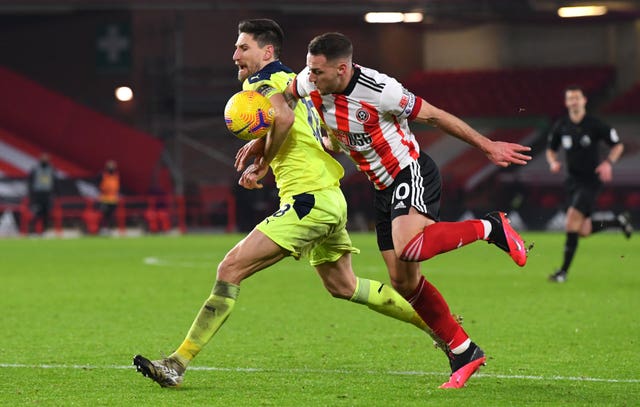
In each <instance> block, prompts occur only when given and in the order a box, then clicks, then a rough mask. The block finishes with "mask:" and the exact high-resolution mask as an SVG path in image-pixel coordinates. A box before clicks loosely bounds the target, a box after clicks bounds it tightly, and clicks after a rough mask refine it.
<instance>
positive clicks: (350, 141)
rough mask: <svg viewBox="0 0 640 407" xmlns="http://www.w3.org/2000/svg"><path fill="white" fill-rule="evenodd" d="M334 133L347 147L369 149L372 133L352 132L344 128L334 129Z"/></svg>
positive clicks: (357, 149) (359, 149) (358, 149)
mask: <svg viewBox="0 0 640 407" xmlns="http://www.w3.org/2000/svg"><path fill="white" fill-rule="evenodd" d="M333 135H334V136H335V138H336V140H338V141H339V142H340V144H342V145H343V146H344V147H345V148H348V149H349V150H355V151H363V150H367V149H369V146H370V145H371V135H370V134H369V133H351V132H348V131H343V130H335V129H334V130H333Z"/></svg>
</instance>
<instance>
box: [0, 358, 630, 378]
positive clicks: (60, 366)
mask: <svg viewBox="0 0 640 407" xmlns="http://www.w3.org/2000/svg"><path fill="white" fill-rule="evenodd" d="M0 368H6V369H10V368H14V369H78V370H97V369H110V370H116V369H117V370H129V369H134V367H133V365H131V366H128V365H110V366H109V365H107V366H99V365H63V364H25V363H0ZM189 370H193V371H208V372H209V371H214V372H240V373H296V374H341V375H345V374H347V375H357V374H371V375H380V374H387V375H399V376H446V373H442V372H422V371H394V370H387V371H376V370H342V369H267V368H257V367H256V368H253V367H214V366H192V367H190V368H189ZM474 377H476V378H487V379H512V380H518V379H520V380H540V381H571V382H600V383H640V379H605V378H600V377H578V376H535V375H505V374H491V373H476V374H475V375H474Z"/></svg>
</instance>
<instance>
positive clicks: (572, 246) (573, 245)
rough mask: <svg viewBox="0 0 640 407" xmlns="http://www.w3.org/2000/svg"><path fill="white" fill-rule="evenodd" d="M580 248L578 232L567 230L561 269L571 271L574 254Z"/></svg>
mask: <svg viewBox="0 0 640 407" xmlns="http://www.w3.org/2000/svg"><path fill="white" fill-rule="evenodd" d="M577 248H578V232H567V239H566V241H565V243H564V262H563V263H562V267H561V270H564V271H569V266H571V261H572V260H573V255H574V254H575V253H576V249H577Z"/></svg>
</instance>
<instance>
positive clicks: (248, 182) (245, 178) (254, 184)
mask: <svg viewBox="0 0 640 407" xmlns="http://www.w3.org/2000/svg"><path fill="white" fill-rule="evenodd" d="M267 171H269V166H267V165H263V164H262V165H261V164H257V163H254V164H251V165H249V166H248V167H247V168H246V169H245V170H244V172H243V173H242V175H241V176H240V179H239V180H238V184H239V185H240V186H241V187H243V188H246V189H262V187H263V186H264V185H262V184H261V183H260V180H261V179H262V178H264V176H265V175H267Z"/></svg>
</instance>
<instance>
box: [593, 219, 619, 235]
mask: <svg viewBox="0 0 640 407" xmlns="http://www.w3.org/2000/svg"><path fill="white" fill-rule="evenodd" d="M619 227H620V222H619V221H618V218H614V219H607V220H600V219H599V220H593V219H592V220H591V233H598V232H601V231H603V230H605V229H609V228H619Z"/></svg>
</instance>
